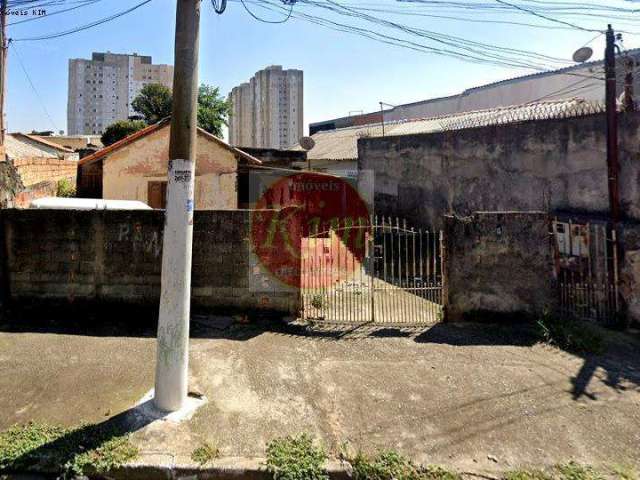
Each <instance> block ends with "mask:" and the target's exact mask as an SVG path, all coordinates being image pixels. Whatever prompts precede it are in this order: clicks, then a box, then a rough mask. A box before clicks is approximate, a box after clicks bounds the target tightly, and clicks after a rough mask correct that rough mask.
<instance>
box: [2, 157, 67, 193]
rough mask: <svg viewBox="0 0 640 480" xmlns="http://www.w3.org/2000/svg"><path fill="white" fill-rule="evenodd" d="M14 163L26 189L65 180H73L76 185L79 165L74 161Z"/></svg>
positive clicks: (55, 160)
mask: <svg viewBox="0 0 640 480" xmlns="http://www.w3.org/2000/svg"><path fill="white" fill-rule="evenodd" d="M12 163H13V166H14V167H15V168H16V170H17V171H18V173H19V174H20V178H21V179H22V183H23V184H24V185H25V186H26V187H29V186H31V185H36V184H39V183H42V182H45V181H54V182H57V181H59V180H62V179H63V178H68V179H69V180H71V181H72V182H73V185H75V183H76V175H77V170H78V163H77V162H74V161H72V160H58V159H55V158H19V159H16V160H13V162H12Z"/></svg>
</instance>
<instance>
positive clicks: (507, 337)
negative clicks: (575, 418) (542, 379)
mask: <svg viewBox="0 0 640 480" xmlns="http://www.w3.org/2000/svg"><path fill="white" fill-rule="evenodd" d="M594 328H597V327H594ZM599 330H600V331H601V334H602V335H603V337H604V339H605V344H606V350H605V351H604V352H603V353H602V354H600V355H596V354H588V353H579V352H570V353H571V354H572V355H575V356H577V357H579V358H581V359H582V361H583V363H582V366H581V367H580V370H579V371H578V372H577V373H576V375H575V376H574V377H572V378H571V383H572V385H573V388H572V391H571V393H572V396H573V398H574V400H578V399H579V398H581V397H583V396H585V397H587V398H590V399H592V400H595V399H596V398H595V395H593V394H591V393H589V392H588V390H587V389H588V386H589V383H590V382H591V380H592V379H593V377H594V376H595V375H596V374H597V373H598V371H599V370H601V371H602V375H603V381H604V383H605V384H606V385H608V386H609V387H611V388H613V389H616V390H619V391H623V390H626V389H628V388H630V386H633V385H635V386H636V388H640V341H639V339H638V338H637V334H624V333H621V332H617V331H612V330H606V329H604V328H600V329H599ZM415 341H416V342H419V343H424V344H429V343H434V344H447V345H454V346H483V345H484V346H508V345H511V346H519V347H529V346H532V345H534V344H536V343H539V342H540V336H539V335H538V334H537V333H536V329H535V328H534V327H533V325H532V324H530V323H516V324H482V323H459V324H446V323H442V324H438V325H435V326H434V327H433V328H430V329H429V330H426V331H425V332H423V333H422V334H420V335H418V336H417V337H416V338H415Z"/></svg>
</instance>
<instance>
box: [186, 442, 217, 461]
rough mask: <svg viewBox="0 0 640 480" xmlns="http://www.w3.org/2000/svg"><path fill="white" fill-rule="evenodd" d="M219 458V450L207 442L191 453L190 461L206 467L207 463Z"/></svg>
mask: <svg viewBox="0 0 640 480" xmlns="http://www.w3.org/2000/svg"><path fill="white" fill-rule="evenodd" d="M219 456H220V450H218V448H216V447H214V446H213V445H211V444H210V443H208V442H204V443H203V444H202V445H200V446H199V447H198V448H196V449H195V450H194V451H193V452H191V460H193V461H194V462H196V463H199V464H200V465H206V464H207V463H209V462H211V461H212V460H215V459H216V458H218V457H219Z"/></svg>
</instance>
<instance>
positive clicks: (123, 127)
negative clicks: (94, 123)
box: [101, 120, 147, 147]
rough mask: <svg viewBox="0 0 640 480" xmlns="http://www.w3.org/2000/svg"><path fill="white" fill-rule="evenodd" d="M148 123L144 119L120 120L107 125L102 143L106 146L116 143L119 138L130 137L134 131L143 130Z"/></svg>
mask: <svg viewBox="0 0 640 480" xmlns="http://www.w3.org/2000/svg"><path fill="white" fill-rule="evenodd" d="M146 126H147V125H146V124H145V123H144V122H143V121H142V120H120V121H119V122H116V123H113V124H111V125H109V126H108V127H107V129H106V130H105V131H104V133H103V134H102V138H101V140H102V144H103V145H104V146H105V147H108V146H109V145H112V144H114V143H116V142H117V141H118V140H122V139H123V138H125V137H128V136H129V135H131V134H132V133H136V132H137V131H138V130H142V129H143V128H145V127H146Z"/></svg>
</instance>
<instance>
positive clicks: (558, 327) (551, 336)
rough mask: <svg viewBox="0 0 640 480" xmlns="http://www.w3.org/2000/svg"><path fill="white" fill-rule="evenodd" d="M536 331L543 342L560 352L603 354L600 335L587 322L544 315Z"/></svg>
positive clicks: (602, 343)
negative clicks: (560, 350) (558, 349)
mask: <svg viewBox="0 0 640 480" xmlns="http://www.w3.org/2000/svg"><path fill="white" fill-rule="evenodd" d="M537 329H538V334H539V336H540V338H541V339H542V341H543V342H545V343H548V344H550V345H554V346H556V347H558V348H561V349H562V350H567V351H569V352H572V353H593V354H601V353H604V350H605V342H604V339H603V337H602V334H601V333H600V332H599V331H598V330H597V329H596V327H595V326H594V325H590V324H589V323H587V322H584V321H580V320H575V319H571V318H560V317H558V316H554V315H551V314H549V313H545V314H543V315H542V316H541V317H540V318H539V319H538V321H537Z"/></svg>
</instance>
